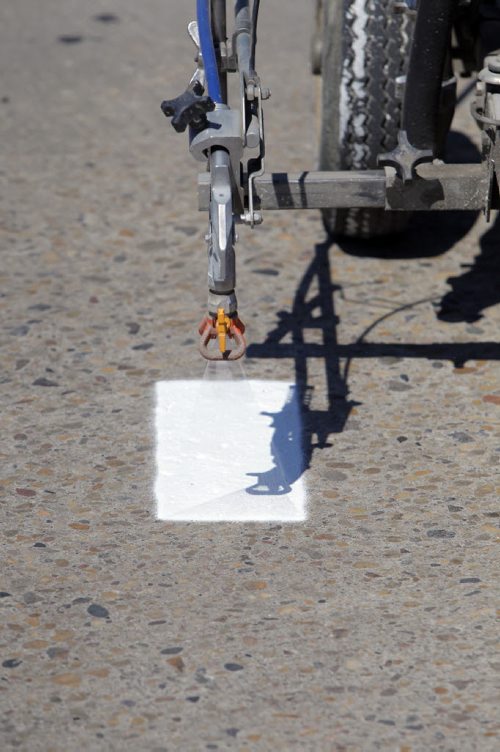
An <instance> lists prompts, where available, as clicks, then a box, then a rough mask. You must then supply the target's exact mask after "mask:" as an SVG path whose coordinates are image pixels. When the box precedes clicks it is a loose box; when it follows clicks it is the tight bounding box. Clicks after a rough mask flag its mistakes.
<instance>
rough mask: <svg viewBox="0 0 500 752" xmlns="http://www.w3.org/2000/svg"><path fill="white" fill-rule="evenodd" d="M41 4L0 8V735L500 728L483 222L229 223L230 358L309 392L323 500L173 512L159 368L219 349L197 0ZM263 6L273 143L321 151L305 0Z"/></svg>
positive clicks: (322, 738)
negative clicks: (197, 98)
mask: <svg viewBox="0 0 500 752" xmlns="http://www.w3.org/2000/svg"><path fill="white" fill-rule="evenodd" d="M41 5H42V4H40V3H37V2H35V1H34V0H17V2H16V3H15V4H14V3H4V4H3V5H2V8H1V9H0V27H1V29H2V32H1V33H2V41H1V44H0V63H1V67H2V70H3V76H2V81H1V83H0V87H1V90H0V108H1V111H2V118H1V125H0V128H1V138H2V145H3V156H2V164H1V168H0V169H1V179H2V188H1V195H2V225H1V254H2V268H1V282H2V284H1V298H0V307H1V334H0V345H1V347H2V361H1V377H0V379H1V386H2V432H1V450H0V451H1V452H2V471H3V472H2V495H1V498H2V505H1V515H2V523H1V528H0V533H1V536H2V543H1V548H0V551H1V560H2V565H1V572H0V578H1V579H0V609H1V619H0V627H1V631H2V636H1V642H0V663H1V669H0V711H1V712H0V724H1V725H0V740H1V746H2V749H5V750H15V749H20V750H29V751H30V752H31V751H32V750H43V752H47V751H48V750H54V751H56V752H59V751H64V752H71V750H78V749H85V750H101V749H110V750H115V749H116V750H118V749H120V750H122V749H127V750H128V749H130V750H151V752H160V750H168V751H169V752H170V750H195V749H196V750H198V749H200V750H203V749H207V750H209V749H210V750H217V749H218V750H226V749H227V750H232V749H234V750H236V749H237V750H273V751H274V750H276V749H285V750H288V749H296V750H349V751H350V750H367V749H368V750H371V749H374V750H376V749H381V750H399V751H400V752H410V751H411V752H413V751H415V750H430V749H432V750H438V751H439V752H441V751H442V752H452V750H453V751H455V750H456V751H458V750H473V749H474V750H476V749H477V750H485V751H488V750H496V749H498V744H499V742H498V738H497V735H498V682H497V681H496V677H497V675H498V674H497V672H498V669H499V668H500V659H499V657H498V643H497V637H498V631H497V628H496V626H495V617H496V615H497V612H496V609H497V608H498V564H497V558H496V557H495V546H496V544H498V540H499V528H498V518H499V514H500V511H499V504H498V498H499V491H500V478H499V457H500V381H499V365H498V360H499V357H500V345H499V344H498V339H499V323H500V307H499V305H498V303H499V302H500V287H499V279H500V276H499V273H500V260H499V259H500V257H499V256H498V248H499V241H500V224H499V221H500V220H497V219H496V218H495V217H494V218H493V221H492V223H491V224H490V225H487V224H486V223H485V221H484V220H483V218H481V217H476V216H472V215H462V216H461V215H458V214H453V215H447V216H440V217H436V216H433V217H425V216H424V217H421V218H418V219H416V220H415V221H414V223H413V225H412V231H411V233H410V234H409V235H407V236H406V237H405V238H403V239H401V240H399V241H398V242H395V243H394V244H392V246H391V247H390V249H388V248H387V247H386V246H383V247H381V248H379V249H374V250H373V251H372V253H371V255H367V254H366V252H365V253H363V252H362V251H361V250H360V249H359V248H358V247H355V246H352V245H351V246H349V247H345V248H340V247H339V246H329V245H328V244H326V242H325V237H324V233H323V230H322V227H321V222H320V220H319V218H318V216H317V213H315V212H306V213H300V212H299V213H276V214H273V213H271V212H269V213H267V214H266V216H265V221H264V224H263V225H262V227H260V228H258V229H256V230H255V231H253V232H252V231H250V230H247V229H245V228H242V230H241V232H240V236H241V239H240V243H239V246H238V254H239V255H238V270H239V298H240V308H241V315H242V316H243V318H244V319H245V320H246V321H247V323H248V339H249V342H250V343H251V344H252V345H253V351H251V354H252V357H251V358H250V357H249V358H248V359H247V360H246V363H245V369H246V372H247V375H248V376H249V377H252V378H259V379H266V378H269V379H283V380H286V381H293V380H296V381H297V383H298V384H299V386H300V388H301V390H302V397H303V402H304V421H305V451H306V456H307V461H308V464H309V466H310V467H309V469H308V471H307V473H306V480H307V485H308V488H309V507H308V519H307V521H306V522H304V523H300V524H278V523H272V524H255V523H252V524H250V523H248V524H247V523H245V524H229V523H217V524H209V523H196V524H194V523H165V522H158V521H156V520H155V517H154V498H153V483H154V474H155V467H154V449H155V438H154V435H153V424H152V420H153V410H154V387H155V383H156V382H157V381H159V380H168V379H173V378H176V379H182V378H193V377H196V378H198V377H201V376H202V375H203V370H204V365H203V364H202V363H201V362H200V360H199V356H198V354H197V352H196V346H195V337H196V334H195V327H196V323H197V322H198V320H199V319H200V318H201V315H202V314H203V313H204V306H205V300H206V290H205V274H206V269H205V263H206V260H205V245H204V241H203V235H204V232H205V225H206V218H205V217H204V216H202V215H198V213H197V212H196V198H195V185H196V174H197V167H198V166H197V164H196V163H195V162H194V161H193V160H192V159H191V158H190V157H189V155H188V153H187V149H186V144H185V139H183V137H182V136H178V135H177V134H175V133H174V132H173V131H171V129H169V127H168V124H167V122H166V121H165V120H164V118H163V116H162V114H161V112H160V110H159V103H160V101H161V100H162V99H163V98H165V97H167V96H174V95H176V94H177V93H179V92H180V91H181V90H183V88H184V87H185V85H186V83H187V81H188V80H189V76H190V75H191V72H192V55H193V49H192V47H191V45H190V42H189V41H188V40H187V37H186V35H185V32H184V27H185V24H186V21H187V20H189V18H191V17H192V14H193V8H191V7H188V4H186V3H184V2H180V0H171V1H170V2H163V0H149V2H147V3H143V4H137V3H133V2H131V0H120V2H118V0H110V1H109V2H107V3H104V2H101V0H88V2H86V3H77V2H75V0H66V2H63V0H45V2H44V3H43V8H42V7H41ZM192 5H193V7H194V3H193V4H192ZM262 5H263V9H262V29H261V33H260V36H259V47H260V50H259V55H258V63H259V69H260V72H261V75H262V78H263V80H264V82H265V84H266V85H268V86H270V88H271V89H272V92H273V97H272V99H271V101H270V102H269V103H268V104H267V107H266V112H267V134H268V142H267V147H268V153H269V160H268V165H267V167H268V169H271V170H290V171H297V170H302V169H311V168H313V167H314V164H315V158H316V157H315V154H316V124H315V121H314V115H313V113H314V110H315V100H316V91H315V88H316V83H317V82H316V81H315V80H313V79H312V78H311V77H310V75H309V72H308V48H309V29H310V25H311V21H312V9H311V7H310V4H308V3H299V2H290V3H287V12H286V17H283V15H282V13H281V12H280V8H281V5H282V4H278V3H269V4H267V3H263V4H262ZM469 102H470V94H469V95H467V94H465V97H464V99H463V101H462V102H461V103H460V106H459V109H458V113H457V117H456V120H455V123H454V134H453V135H452V137H451V138H450V144H449V154H451V158H455V159H460V158H464V159H465V158H472V159H477V158H478V156H477V154H478V152H477V144H478V138H477V134H476V132H475V129H474V125H473V124H472V123H471V121H470V116H469ZM388 250H389V253H387V251H388ZM310 299H315V303H316V304H317V305H316V307H314V306H313V310H312V311H311V310H308V309H307V304H306V301H307V300H310ZM311 315H312V316H314V317H317V318H319V321H318V320H316V321H315V322H311V321H310V320H309V317H310V316H311ZM322 316H323V318H322V319H321V318H320V317H322ZM325 321H326V322H328V324H327V325H325V326H323V327H322V326H317V324H321V323H322V322H323V323H324V322H325ZM304 322H306V323H307V322H309V323H310V324H314V326H311V328H309V327H305V326H304ZM278 324H279V325H280V327H281V328H280V329H279V332H280V333H283V334H284V336H283V339H282V341H280V342H278V343H275V344H274V352H270V348H269V346H266V347H263V343H264V342H265V340H266V337H267V335H268V334H269V333H272V332H274V331H276V329H277V327H278ZM300 338H303V341H304V346H303V347H302V349H301V348H291V347H290V342H292V340H293V341H295V343H297V342H298V341H299V340H300ZM276 339H279V338H278V337H276ZM317 344H323V345H324V349H323V357H308V353H309V354H310V353H311V352H312V353H313V354H314V353H316V354H317V353H318V350H317V348H316V349H315V347H314V346H315V345H317ZM309 346H313V347H309ZM280 347H284V348H285V350H284V351H283V350H280V349H279V348H280ZM287 348H288V349H287ZM271 349H272V348H271ZM281 355H286V357H278V356H281ZM214 436H215V438H216V436H217V430H216V427H214Z"/></svg>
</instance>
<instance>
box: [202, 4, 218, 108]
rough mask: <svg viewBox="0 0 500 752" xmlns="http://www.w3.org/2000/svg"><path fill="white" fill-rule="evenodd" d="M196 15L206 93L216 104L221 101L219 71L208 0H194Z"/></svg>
mask: <svg viewBox="0 0 500 752" xmlns="http://www.w3.org/2000/svg"><path fill="white" fill-rule="evenodd" d="M196 15H197V17H198V32H199V35H200V47H201V54H202V57H203V65H204V66H205V77H206V80H207V88H208V94H209V96H210V97H211V98H212V99H213V101H214V102H215V103H216V104H221V103H222V92H221V88H220V80H219V71H218V70H217V61H216V59H215V49H214V40H213V37H212V27H211V25H210V0H196Z"/></svg>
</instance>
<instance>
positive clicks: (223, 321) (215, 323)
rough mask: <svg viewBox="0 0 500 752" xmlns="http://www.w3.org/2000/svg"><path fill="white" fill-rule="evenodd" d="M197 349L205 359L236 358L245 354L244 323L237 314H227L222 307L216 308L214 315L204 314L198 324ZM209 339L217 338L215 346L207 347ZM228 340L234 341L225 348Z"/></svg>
mask: <svg viewBox="0 0 500 752" xmlns="http://www.w3.org/2000/svg"><path fill="white" fill-rule="evenodd" d="M198 331H199V334H200V341H199V349H200V353H201V354H202V355H203V357H204V358H205V359H206V360H238V358H241V357H242V356H243V355H244V354H245V350H246V342H245V337H244V332H245V325H244V324H243V322H242V321H240V319H239V318H238V314H237V313H234V314H231V315H229V316H228V315H227V314H226V312H225V311H224V308H218V309H217V314H216V315H215V316H205V318H204V319H203V320H202V322H201V323H200V326H199V329H198ZM211 340H217V345H218V346H217V347H213V348H209V344H210V341H211ZM228 340H230V341H233V342H234V347H233V348H232V349H228V348H227V344H228Z"/></svg>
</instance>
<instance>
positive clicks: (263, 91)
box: [260, 86, 271, 99]
mask: <svg viewBox="0 0 500 752" xmlns="http://www.w3.org/2000/svg"><path fill="white" fill-rule="evenodd" d="M270 96H271V89H268V87H267V86H263V87H262V88H261V90H260V98H261V99H269V98H270Z"/></svg>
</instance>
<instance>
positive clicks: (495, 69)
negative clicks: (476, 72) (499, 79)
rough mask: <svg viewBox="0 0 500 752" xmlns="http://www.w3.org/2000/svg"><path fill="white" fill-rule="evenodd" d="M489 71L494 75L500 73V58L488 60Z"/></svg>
mask: <svg viewBox="0 0 500 752" xmlns="http://www.w3.org/2000/svg"><path fill="white" fill-rule="evenodd" d="M488 69H489V70H490V71H491V72H492V73H500V58H499V57H493V58H491V60H488Z"/></svg>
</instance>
